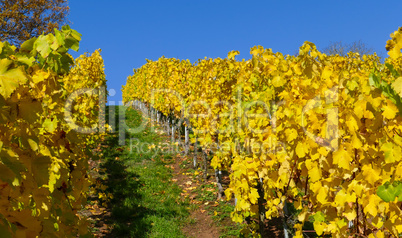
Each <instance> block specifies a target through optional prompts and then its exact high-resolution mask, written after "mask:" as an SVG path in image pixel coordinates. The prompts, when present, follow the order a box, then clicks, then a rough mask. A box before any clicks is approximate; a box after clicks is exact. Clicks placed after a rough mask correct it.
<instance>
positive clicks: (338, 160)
mask: <svg viewBox="0 0 402 238" xmlns="http://www.w3.org/2000/svg"><path fill="white" fill-rule="evenodd" d="M333 158H334V164H337V165H338V166H339V167H341V168H344V169H347V170H350V162H352V157H351V156H350V155H349V153H348V152H347V151H345V150H344V148H343V147H341V148H340V149H339V150H337V151H336V152H335V153H334V154H333Z"/></svg>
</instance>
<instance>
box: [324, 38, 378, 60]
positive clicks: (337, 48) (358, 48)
mask: <svg viewBox="0 0 402 238" xmlns="http://www.w3.org/2000/svg"><path fill="white" fill-rule="evenodd" d="M322 52H323V53H325V54H327V55H340V56H346V55H347V54H348V53H349V52H354V53H359V54H360V55H369V54H373V53H374V50H373V48H370V47H368V46H367V45H366V44H365V43H363V42H362V41H361V40H359V41H354V42H352V43H351V44H345V43H343V42H342V41H337V42H331V43H330V44H329V45H328V46H327V47H325V48H324V49H323V51H322Z"/></svg>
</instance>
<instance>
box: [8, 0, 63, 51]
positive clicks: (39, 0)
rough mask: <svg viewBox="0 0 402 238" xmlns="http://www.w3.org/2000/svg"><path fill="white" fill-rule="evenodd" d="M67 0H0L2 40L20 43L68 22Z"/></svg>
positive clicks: (15, 43)
mask: <svg viewBox="0 0 402 238" xmlns="http://www.w3.org/2000/svg"><path fill="white" fill-rule="evenodd" d="M69 10H70V8H69V7H68V6H67V0H0V40H1V41H8V42H9V43H11V44H14V45H19V44H20V43H22V42H24V41H26V40H28V39H30V38H32V37H36V36H38V35H40V34H42V33H45V34H46V33H49V32H52V31H53V29H54V28H60V27H61V25H63V24H64V23H65V22H66V17H67V15H68V13H69Z"/></svg>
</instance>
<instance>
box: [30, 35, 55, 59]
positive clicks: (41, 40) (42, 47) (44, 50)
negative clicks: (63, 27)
mask: <svg viewBox="0 0 402 238" xmlns="http://www.w3.org/2000/svg"><path fill="white" fill-rule="evenodd" d="M34 49H36V51H37V52H39V54H40V55H41V56H42V57H43V58H46V57H47V56H48V55H49V54H50V52H51V51H52V49H51V48H50V45H49V42H48V38H47V37H46V36H44V35H41V36H39V37H38V39H36V41H35V43H34Z"/></svg>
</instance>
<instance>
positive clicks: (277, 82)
mask: <svg viewBox="0 0 402 238" xmlns="http://www.w3.org/2000/svg"><path fill="white" fill-rule="evenodd" d="M285 83H286V82H285V80H284V79H283V78H282V77H281V76H280V75H277V76H275V77H274V78H273V79H272V85H274V87H276V88H279V87H282V86H283V85H285Z"/></svg>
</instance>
